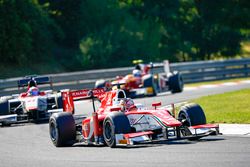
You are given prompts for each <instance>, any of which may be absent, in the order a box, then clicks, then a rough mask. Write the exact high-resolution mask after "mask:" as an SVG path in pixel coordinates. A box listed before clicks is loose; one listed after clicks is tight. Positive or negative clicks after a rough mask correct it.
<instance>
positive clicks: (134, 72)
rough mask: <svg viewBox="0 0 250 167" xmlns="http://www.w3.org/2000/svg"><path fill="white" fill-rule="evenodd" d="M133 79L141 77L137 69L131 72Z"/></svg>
mask: <svg viewBox="0 0 250 167" xmlns="http://www.w3.org/2000/svg"><path fill="white" fill-rule="evenodd" d="M133 75H134V77H141V71H140V70H138V69H135V70H133Z"/></svg>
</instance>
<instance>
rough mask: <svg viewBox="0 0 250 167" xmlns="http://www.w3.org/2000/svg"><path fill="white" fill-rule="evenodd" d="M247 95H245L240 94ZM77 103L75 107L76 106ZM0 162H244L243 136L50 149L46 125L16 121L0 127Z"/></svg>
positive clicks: (247, 148)
mask: <svg viewBox="0 0 250 167" xmlns="http://www.w3.org/2000/svg"><path fill="white" fill-rule="evenodd" d="M243 88H250V83H244V84H239V85H237V86H235V85H231V86H229V85H228V86H219V87H213V88H211V87H210V88H201V89H195V90H190V89H189V90H188V89H187V90H185V91H184V92H183V93H179V94H175V95H172V94H169V93H163V94H160V95H159V96H157V97H154V98H143V99H136V100H135V101H136V102H139V103H143V104H145V105H150V104H151V103H152V102H153V101H161V102H162V103H163V105H167V104H170V103H176V102H182V101H187V100H189V99H193V98H197V97H200V96H204V95H209V94H216V93H223V92H227V91H234V90H238V89H243ZM246 100H249V99H246ZM78 107H79V108H81V107H80V106H78ZM0 166H1V167H5V166H13V167H20V166H27V167H29V166H31V167H34V166H36V167H44V166H53V167H57V166H60V167H61V166H72V167H75V166H76V167H77V166H81V167H82V166H94V167H100V166H101V167H106V166H107V167H110V166H115V167H116V166H119V167H123V166H136V167H140V166H143V167H144V166H145V167H146V166H147V167H148V166H156V167H157V166H185V167H189V166H190V167H191V166H192V167H193V166H202V167H208V166H209V167H210V166H215V167H216V166H220V167H221V166H225V167H235V166H243V167H249V166H250V137H249V135H246V136H244V135H221V136H211V137H206V138H203V139H201V140H200V141H198V142H197V141H196V142H194V141H188V140H181V141H168V142H162V143H157V144H148V145H139V146H132V147H128V148H126V147H125V148H124V147H120V148H115V149H111V148H109V147H97V146H95V147H94V146H83V145H80V146H79V145H77V146H74V147H64V148H56V147H54V146H53V144H52V143H51V141H50V138H49V133H48V124H19V125H14V126H12V127H5V128H0Z"/></svg>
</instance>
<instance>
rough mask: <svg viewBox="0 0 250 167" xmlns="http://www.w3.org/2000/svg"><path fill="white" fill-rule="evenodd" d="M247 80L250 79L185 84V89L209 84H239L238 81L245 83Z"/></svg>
mask: <svg viewBox="0 0 250 167" xmlns="http://www.w3.org/2000/svg"><path fill="white" fill-rule="evenodd" d="M245 80H250V77H246V78H235V79H226V80H219V81H208V82H199V83H190V84H185V87H193V86H201V85H207V84H220V83H227V82H237V81H245Z"/></svg>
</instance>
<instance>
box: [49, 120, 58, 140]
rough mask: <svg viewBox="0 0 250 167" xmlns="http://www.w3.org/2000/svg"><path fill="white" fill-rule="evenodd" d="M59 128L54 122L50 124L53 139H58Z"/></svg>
mask: <svg viewBox="0 0 250 167" xmlns="http://www.w3.org/2000/svg"><path fill="white" fill-rule="evenodd" d="M57 136H58V135H57V130H56V126H55V124H54V123H53V122H52V123H51V124H50V137H51V139H52V140H53V141H56V139H57Z"/></svg>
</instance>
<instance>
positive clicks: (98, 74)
mask: <svg viewBox="0 0 250 167" xmlns="http://www.w3.org/2000/svg"><path fill="white" fill-rule="evenodd" d="M154 67H155V68H154V69H153V70H154V72H155V73H164V64H163V63H156V64H154ZM132 70H133V67H123V68H113V69H100V70H89V71H79V72H69V73H61V74H49V75H46V76H49V77H50V78H51V80H52V82H53V89H55V90H61V89H82V88H93V87H94V84H95V81H96V80H98V79H110V80H112V79H114V78H115V77H116V76H118V75H120V76H124V75H126V74H129V73H131V72H132ZM170 70H171V71H175V70H176V71H179V72H180V73H181V74H182V76H183V80H184V83H194V82H203V81H212V80H222V79H229V78H238V77H249V76H250V58H245V59H231V60H217V61H196V62H182V63H171V64H170ZM20 79H22V78H21V77H19V78H8V79H1V80H0V95H3V94H8V93H14V92H16V93H18V91H17V90H18V88H17V81H18V80H20ZM41 86H42V85H41ZM42 87H45V88H46V87H49V86H48V85H43V86H42ZM19 92H20V91H19Z"/></svg>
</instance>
